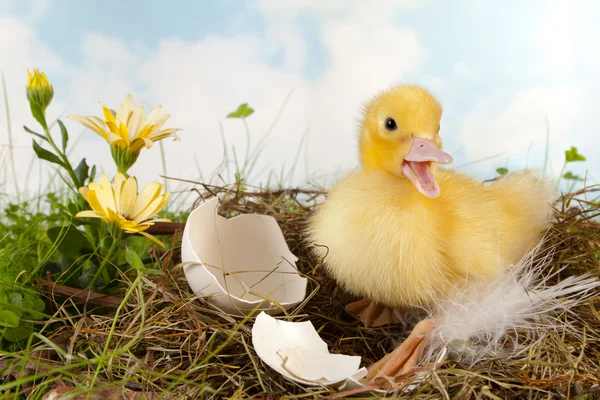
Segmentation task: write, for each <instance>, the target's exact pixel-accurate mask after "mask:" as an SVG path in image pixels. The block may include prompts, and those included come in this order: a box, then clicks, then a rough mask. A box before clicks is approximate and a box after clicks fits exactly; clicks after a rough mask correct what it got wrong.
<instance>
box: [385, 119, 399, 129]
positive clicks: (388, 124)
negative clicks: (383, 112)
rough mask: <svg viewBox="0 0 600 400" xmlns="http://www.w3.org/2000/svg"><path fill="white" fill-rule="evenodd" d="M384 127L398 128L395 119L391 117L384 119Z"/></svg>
mask: <svg viewBox="0 0 600 400" xmlns="http://www.w3.org/2000/svg"><path fill="white" fill-rule="evenodd" d="M385 129H387V130H388V131H395V130H396V129H398V125H396V121H394V119H393V118H388V119H386V120H385Z"/></svg>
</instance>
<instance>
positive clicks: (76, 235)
mask: <svg viewBox="0 0 600 400" xmlns="http://www.w3.org/2000/svg"><path fill="white" fill-rule="evenodd" d="M46 234H47V235H48V238H49V239H50V240H51V241H52V243H55V244H57V249H58V251H59V252H60V254H62V255H64V256H65V257H68V258H70V259H76V258H78V257H80V256H81V255H83V254H89V253H92V252H93V251H94V250H93V249H92V248H91V246H90V244H89V242H88V241H87V239H86V238H85V236H84V234H83V233H81V231H79V230H78V229H77V228H75V226H73V225H69V226H68V227H64V226H54V227H52V228H50V229H48V230H47V231H46ZM59 239H61V240H60V243H57V241H58V240H59Z"/></svg>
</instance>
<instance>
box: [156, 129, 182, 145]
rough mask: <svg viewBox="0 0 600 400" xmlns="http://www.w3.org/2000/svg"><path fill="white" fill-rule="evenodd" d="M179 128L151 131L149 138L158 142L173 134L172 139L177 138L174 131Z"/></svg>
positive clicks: (177, 130)
mask: <svg viewBox="0 0 600 400" xmlns="http://www.w3.org/2000/svg"><path fill="white" fill-rule="evenodd" d="M180 130H181V129H178V128H167V129H163V130H162V131H158V132H154V133H152V134H151V135H150V137H149V139H150V140H152V141H153V142H158V141H159V140H161V139H164V138H168V137H170V136H173V140H179V137H178V136H177V134H176V132H179V131H180Z"/></svg>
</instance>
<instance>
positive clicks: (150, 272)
mask: <svg viewBox="0 0 600 400" xmlns="http://www.w3.org/2000/svg"><path fill="white" fill-rule="evenodd" d="M144 273H145V274H146V275H163V272H162V271H161V270H160V269H156V268H148V269H146V270H144Z"/></svg>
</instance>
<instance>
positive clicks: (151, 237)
mask: <svg viewBox="0 0 600 400" xmlns="http://www.w3.org/2000/svg"><path fill="white" fill-rule="evenodd" d="M138 233H139V234H140V235H144V236H146V237H147V238H148V239H150V240H152V241H153V242H154V243H156V244H157V245H159V246H160V247H162V248H163V249H164V248H165V247H166V246H165V244H164V243H163V242H161V241H160V240H158V239H157V238H155V237H154V236H152V235H151V234H149V233H146V232H138Z"/></svg>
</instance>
